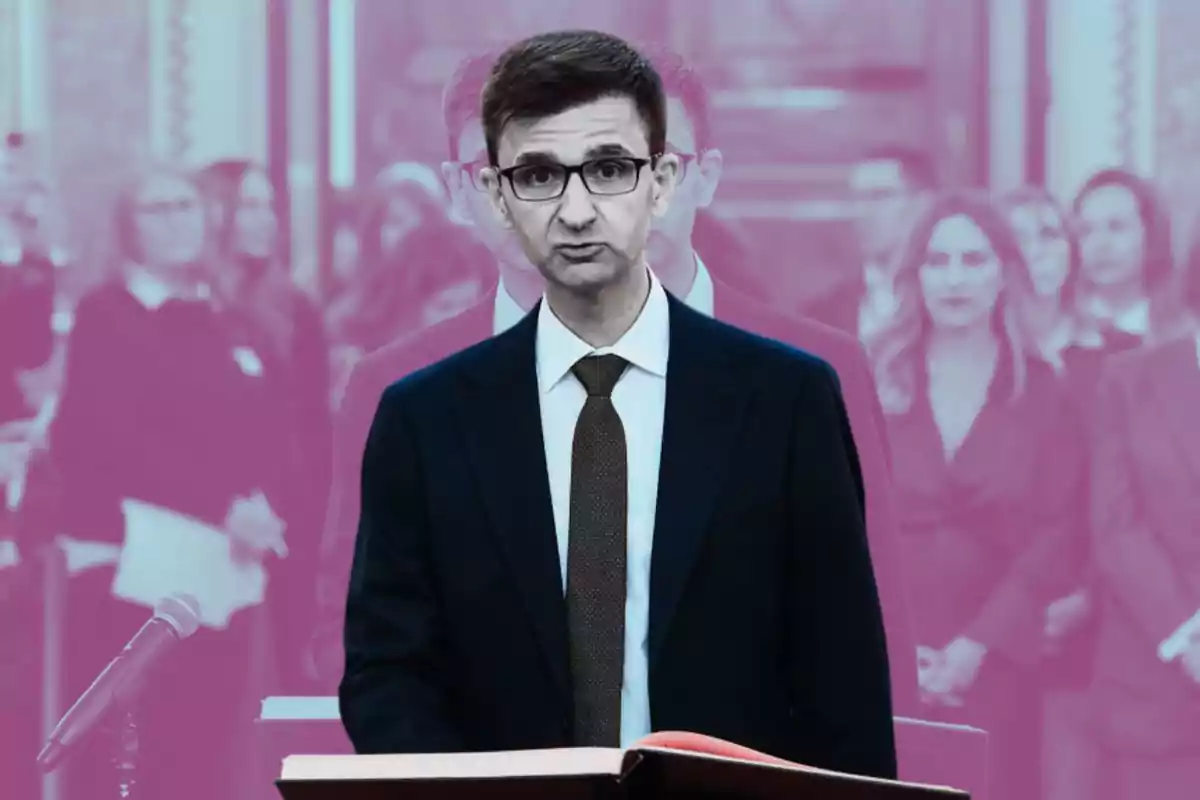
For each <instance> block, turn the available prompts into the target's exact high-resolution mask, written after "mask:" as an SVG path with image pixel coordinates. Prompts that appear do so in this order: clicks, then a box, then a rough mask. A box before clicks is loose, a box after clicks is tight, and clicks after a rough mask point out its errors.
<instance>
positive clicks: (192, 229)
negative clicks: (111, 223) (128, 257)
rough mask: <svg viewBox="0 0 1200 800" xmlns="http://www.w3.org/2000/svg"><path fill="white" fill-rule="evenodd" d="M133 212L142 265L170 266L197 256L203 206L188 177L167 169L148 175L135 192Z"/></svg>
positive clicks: (201, 240)
mask: <svg viewBox="0 0 1200 800" xmlns="http://www.w3.org/2000/svg"><path fill="white" fill-rule="evenodd" d="M132 213H133V227H134V231H135V235H136V236H137V240H138V246H139V248H140V249H141V257H142V263H143V264H144V265H146V266H148V267H162V268H171V267H180V266H187V265H192V264H195V263H196V262H197V261H198V260H199V259H200V255H201V253H202V252H203V249H204V243H205V242H204V238H205V226H204V207H203V204H202V203H201V200H200V193H199V192H198V191H197V189H196V187H195V185H194V184H192V183H191V182H190V181H188V180H185V179H184V178H183V177H181V176H178V175H170V174H166V173H163V174H158V175H154V176H151V177H149V178H147V179H146V180H145V181H143V182H142V184H141V186H140V187H139V188H138V190H137V191H136V193H135V194H134V197H133V208H132Z"/></svg>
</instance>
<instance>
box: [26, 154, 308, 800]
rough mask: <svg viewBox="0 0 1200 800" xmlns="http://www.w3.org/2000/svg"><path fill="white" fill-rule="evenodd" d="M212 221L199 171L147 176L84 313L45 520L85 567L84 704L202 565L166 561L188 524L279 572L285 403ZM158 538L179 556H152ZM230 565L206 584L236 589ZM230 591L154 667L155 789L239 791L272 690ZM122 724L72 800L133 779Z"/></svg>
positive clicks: (144, 724)
mask: <svg viewBox="0 0 1200 800" xmlns="http://www.w3.org/2000/svg"><path fill="white" fill-rule="evenodd" d="M207 230H208V229H207V227H206V218H205V211H204V204H203V202H202V199H201V196H200V192H199V189H198V187H197V185H196V183H195V181H194V179H193V177H192V176H191V175H189V174H186V173H183V172H181V171H179V170H176V169H173V168H171V167H161V166H159V167H155V168H153V169H150V170H147V171H146V172H145V173H144V174H142V175H140V176H138V178H137V179H136V180H134V181H132V182H131V184H130V186H129V187H128V189H127V191H125V192H123V193H122V194H121V196H120V197H119V198H118V201H117V207H116V237H115V238H116V243H117V255H118V262H117V269H116V270H114V274H113V276H112V278H111V279H110V280H108V281H106V282H105V283H104V284H103V285H101V286H98V287H97V288H95V289H94V290H92V291H91V292H90V293H89V294H87V295H86V296H84V297H83V298H82V299H81V301H80V302H79V304H78V307H77V308H76V310H75V322H74V326H73V328H72V330H71V333H70V336H69V339H68V341H67V345H66V364H65V378H64V382H63V386H62V394H61V397H60V400H59V405H58V413H57V416H56V417H55V419H54V421H53V423H52V424H51V427H50V430H49V435H48V447H49V458H50V461H51V462H52V466H53V469H52V471H51V472H50V473H47V475H48V476H49V475H50V474H51V473H52V476H53V479H54V482H55V491H54V492H52V493H51V494H53V495H54V496H55V497H56V499H57V503H56V513H55V517H56V518H55V519H53V520H46V521H44V527H45V529H46V530H53V531H57V532H61V534H62V536H61V537H60V541H59V544H60V546H61V547H62V548H63V549H64V551H65V553H66V563H67V569H68V571H69V574H70V577H69V579H68V586H67V599H66V615H65V620H64V628H65V630H64V640H65V642H66V645H65V646H66V652H65V655H64V659H63V661H64V664H65V666H66V675H65V687H64V688H65V693H66V696H67V697H69V698H71V699H72V700H73V699H74V698H75V697H78V696H79V695H80V694H81V693H82V692H83V691H84V690H85V689H86V688H87V687H88V685H89V684H90V683H91V682H92V681H93V680H94V679H95V678H96V676H97V675H98V674H99V672H100V670H101V669H102V668H103V667H104V666H105V664H107V663H108V661H109V660H110V659H111V658H113V656H114V655H115V654H117V653H118V652H119V651H120V649H121V647H122V646H123V645H124V644H125V643H126V642H127V641H128V640H129V639H130V637H132V636H133V634H134V633H136V632H137V630H138V628H139V627H140V626H141V625H142V624H143V623H144V622H145V621H146V619H147V618H148V617H149V616H150V609H149V608H148V607H147V605H148V604H150V603H152V602H154V600H155V599H156V598H155V597H151V596H150V595H151V593H154V592H156V591H157V590H155V589H154V588H153V587H154V584H155V583H156V581H157V580H158V578H159V577H161V571H162V570H168V571H169V570H170V569H179V570H184V569H190V568H192V567H188V566H187V565H186V564H183V563H181V562H178V561H176V563H175V565H174V567H173V568H170V567H168V565H167V564H166V563H164V561H172V560H175V555H173V554H175V553H178V552H179V551H178V550H172V549H171V548H172V547H177V546H178V542H180V541H185V540H186V541H195V540H194V539H191V538H189V534H188V531H191V530H194V527H193V523H192V522H185V521H184V520H185V519H186V520H192V521H194V522H196V523H200V524H203V525H206V526H208V528H210V529H211V530H214V531H219V532H222V533H223V535H224V536H225V537H227V540H228V545H227V547H228V552H232V553H233V554H234V555H235V557H236V559H237V560H238V562H239V563H240V564H242V565H243V567H242V568H239V570H238V571H237V572H238V574H251V575H252V574H260V573H258V570H260V569H261V570H263V571H264V573H263V574H266V575H267V576H268V577H269V575H270V573H271V571H272V566H273V560H272V557H271V556H270V555H269V553H270V552H271V551H274V552H275V553H281V552H282V551H283V549H284V541H285V539H284V536H285V531H284V527H283V525H282V523H281V522H280V520H279V519H278V516H277V510H278V509H280V508H282V507H283V506H282V500H281V494H280V491H279V488H280V484H279V482H278V481H277V480H276V479H275V473H276V470H277V465H278V462H279V460H280V453H281V450H282V447H281V444H280V442H281V438H280V436H279V428H278V426H277V425H276V424H275V421H276V418H277V410H276V409H277V407H278V403H279V400H278V398H277V397H276V396H274V395H273V394H272V387H271V386H269V385H268V384H265V383H264V382H262V381H261V380H259V375H258V374H257V370H256V369H255V368H254V364H253V363H252V362H251V361H250V360H249V359H247V358H245V357H244V356H245V353H244V349H243V347H242V346H241V344H240V342H239V341H238V339H237V338H236V336H234V335H233V333H232V331H231V329H230V327H229V325H228V324H227V321H226V319H225V318H224V316H223V315H222V313H221V311H220V310H219V308H218V306H217V304H216V303H215V301H214V296H213V292H212V291H211V285H210V272H209V266H208V264H207V263H206V260H205V237H206V234H207ZM31 480H32V478H31ZM31 488H32V487H31ZM146 506H149V507H151V508H153V509H159V510H161V511H162V516H163V517H164V518H165V519H166V520H172V522H166V521H164V522H161V523H158V524H154V525H151V526H149V527H145V526H143V527H141V528H138V529H137V531H140V533H141V534H144V538H141V537H140V536H139V537H136V538H137V540H136V541H131V540H130V538H129V537H130V535H131V531H133V528H131V527H130V526H131V525H133V523H132V522H131V520H136V519H143V518H144V515H145V513H147V512H145V511H138V509H139V508H140V509H144V508H145V507H146ZM172 515H174V516H172ZM152 516H159V512H158V511H154V512H152ZM180 526H182V529H181V528H180ZM137 531H134V532H137ZM173 537H178V538H173ZM205 541H208V542H210V544H211V543H213V542H215V541H218V540H213V539H211V538H206V539H205ZM168 542H171V543H173V544H168ZM147 548H149V549H147ZM155 548H159V549H162V550H164V551H165V552H160V553H158V555H149V554H150V553H155V552H157V551H156V549H155ZM146 559H149V560H150V561H152V562H154V564H153V566H149V567H148V566H147V561H146ZM139 563H140V566H136V565H137V564H139ZM188 563H189V564H190V563H192V562H190V561H189V562H188ZM242 569H244V570H247V571H248V572H247V573H243V572H242ZM170 574H178V573H174V572H170ZM233 574H234V573H233V572H230V573H228V574H227V573H225V572H219V573H208V572H206V573H205V574H204V575H201V576H199V578H198V579H197V580H203V581H209V585H210V586H213V587H217V586H221V587H224V589H223V591H224V590H231V587H232V586H233V583H230V582H228V581H229V580H232V579H231V577H230V576H231V575H233ZM118 578H119V579H120V580H117V579H118ZM120 587H124V588H120ZM138 587H141V588H138ZM216 597H217V595H216V594H215V593H210V595H206V596H205V597H204V598H203V599H202V602H201V605H202V608H201V618H202V620H204V621H205V624H204V625H203V626H202V627H201V628H200V630H199V631H197V632H196V633H195V634H194V635H192V636H191V637H190V638H187V639H186V640H184V641H182V642H180V643H179V644H178V645H177V646H175V647H174V648H173V649H172V651H171V652H169V653H166V654H165V656H164V657H163V658H162V659H160V660H159V661H158V662H157V663H156V664H155V668H154V670H153V672H152V673H149V674H147V675H146V676H144V677H143V678H142V681H143V683H142V684H141V685H140V687H139V689H140V692H139V694H138V696H137V698H136V700H135V701H134V702H133V703H132V705H131V707H130V710H131V712H132V713H133V717H134V723H135V726H136V734H137V737H136V738H137V753H136V756H135V768H136V780H137V784H138V786H137V790H138V791H140V792H144V793H145V794H146V795H147V796H173V797H180V798H192V797H195V798H202V797H203V798H211V797H224V796H228V794H229V793H230V785H229V781H230V780H231V779H232V777H233V775H234V774H235V773H236V769H235V768H234V766H232V765H236V764H237V763H238V761H237V757H238V755H239V754H240V753H242V752H244V750H245V743H246V741H247V739H246V736H247V735H248V734H249V732H250V726H251V725H252V721H253V717H254V709H255V701H256V699H257V698H255V697H253V696H252V694H251V683H250V681H249V680H248V676H249V675H250V673H251V665H252V655H253V627H252V626H251V625H250V624H249V623H250V615H249V614H248V613H247V612H246V611H244V610H242V611H237V612H235V613H233V614H232V615H231V616H229V617H227V618H224V617H223V616H222V615H221V614H220V613H217V611H216V610H215V609H214V608H213V607H212V606H211V605H209V603H210V601H212V600H213V599H214V598H216ZM232 597H233V595H229V597H227V598H226V600H230V598H232ZM246 599H247V601H249V602H252V598H250V597H249V596H247V598H246ZM220 602H221V603H224V602H225V601H224V600H222V601H220ZM113 721H114V722H115V725H116V727H114V728H112V729H110V730H98V731H96V732H95V733H94V735H93V736H92V737H91V738H90V739H88V740H87V741H86V742H84V743H83V744H82V746H81V747H80V748H78V751H77V752H76V753H75V754H74V755H73V758H72V761H71V763H70V764H69V766H68V773H67V787H68V791H67V795H66V796H67V797H68V798H80V799H81V800H86V799H87V798H93V797H97V796H100V795H103V794H105V793H107V792H112V793H113V794H114V795H115V794H116V792H117V791H118V788H119V787H118V783H119V779H118V776H117V774H116V772H114V768H113V764H114V757H115V756H118V755H120V753H119V751H118V749H117V748H118V745H120V744H121V742H122V740H123V739H125V738H128V734H129V733H130V732H131V729H130V728H129V727H128V726H127V725H126V723H125V722H124V718H123V717H122V716H121V715H120V714H116V715H115V716H114V717H113ZM118 760H119V759H118Z"/></svg>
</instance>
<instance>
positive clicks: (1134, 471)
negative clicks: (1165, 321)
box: [1091, 249, 1200, 800]
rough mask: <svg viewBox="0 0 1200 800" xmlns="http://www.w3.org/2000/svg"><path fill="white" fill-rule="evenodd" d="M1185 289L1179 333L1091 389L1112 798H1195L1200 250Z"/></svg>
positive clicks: (1102, 685) (1199, 770) (1101, 677)
mask: <svg viewBox="0 0 1200 800" xmlns="http://www.w3.org/2000/svg"><path fill="white" fill-rule="evenodd" d="M1184 283H1185V286H1184V292H1183V293H1182V294H1183V297H1184V302H1185V305H1186V306H1188V308H1187V314H1186V315H1184V316H1185V319H1186V324H1185V326H1184V327H1186V328H1187V329H1189V330H1190V332H1191V335H1188V336H1181V337H1179V338H1177V339H1174V340H1170V341H1167V342H1164V343H1161V344H1157V345H1155V346H1152V347H1149V348H1145V349H1139V350H1133V351H1128V352H1124V353H1121V354H1119V355H1116V356H1114V357H1113V358H1112V360H1111V361H1110V362H1109V363H1108V365H1107V367H1106V369H1105V371H1104V374H1103V377H1102V379H1101V381H1100V384H1099V389H1098V392H1097V403H1096V418H1095V428H1094V432H1093V442H1094V446H1095V448H1096V450H1095V455H1094V464H1093V470H1092V492H1091V501H1092V524H1091V530H1092V536H1093V547H1092V552H1093V558H1094V559H1095V562H1096V573H1097V576H1098V577H1097V583H1098V595H1099V598H1100V602H1101V604H1102V605H1101V608H1102V614H1101V616H1100V622H1099V631H1098V637H1097V643H1096V666H1095V674H1094V682H1095V685H1094V691H1093V694H1092V697H1093V698H1094V699H1093V710H1094V715H1095V719H1096V720H1097V721H1098V723H1099V733H1100V737H1101V741H1102V742H1103V743H1104V744H1105V746H1106V749H1107V752H1108V753H1109V754H1110V758H1109V760H1108V763H1107V764H1106V766H1107V767H1108V768H1109V769H1111V770H1112V772H1113V775H1114V778H1115V780H1114V781H1113V784H1114V785H1115V788H1116V791H1115V792H1114V793H1113V796H1114V797H1117V798H1120V800H1129V799H1131V798H1141V797H1161V798H1168V799H1171V798H1180V799H1181V800H1182V798H1185V797H1187V798H1191V797H1195V796H1196V795H1197V792H1198V791H1200V556H1198V555H1197V553H1198V551H1197V547H1196V543H1197V535H1198V534H1200V528H1198V527H1197V524H1196V520H1200V427H1197V425H1196V409H1197V408H1198V407H1200V249H1193V251H1192V254H1191V257H1190V258H1189V263H1188V265H1187V270H1186V276H1185V281H1184Z"/></svg>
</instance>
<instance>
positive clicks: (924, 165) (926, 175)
mask: <svg viewBox="0 0 1200 800" xmlns="http://www.w3.org/2000/svg"><path fill="white" fill-rule="evenodd" d="M869 161H894V162H896V163H897V164H899V165H900V172H901V174H902V175H903V177H904V182H905V183H907V184H908V185H909V186H910V187H912V188H914V189H920V190H925V189H936V188H937V186H938V179H937V170H936V169H935V168H934V166H933V161H932V160H930V158H929V155H928V154H927V153H925V152H924V151H922V150H918V149H917V148H915V147H909V146H908V145H903V144H885V145H880V146H878V147H873V148H871V149H870V150H868V151H867V152H866V153H864V154H863V156H862V157H861V158H859V159H858V163H859V164H863V163H866V162H869Z"/></svg>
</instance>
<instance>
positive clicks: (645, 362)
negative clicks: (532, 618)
mask: <svg viewBox="0 0 1200 800" xmlns="http://www.w3.org/2000/svg"><path fill="white" fill-rule="evenodd" d="M684 302H685V303H686V304H687V305H688V306H689V307H691V308H693V309H695V310H696V311H699V312H700V313H702V314H706V315H708V316H712V313H713V302H714V299H713V282H712V277H711V276H710V275H709V273H708V269H707V268H706V267H705V266H704V262H702V261H701V260H700V257H699V256H696V277H695V280H693V282H692V287H691V289H690V290H689V291H688V294H687V297H686V298H684ZM525 314H526V312H525V311H524V310H522V309H521V307H520V305H518V304H517V302H516V301H515V300H514V299H513V298H512V295H510V294H509V293H508V291H507V290H506V289H505V288H504V282H503V281H501V282H500V286H499V288H498V289H497V291H496V304H495V310H494V313H493V329H494V331H495V333H502V332H504V331H506V330H508V329H509V328H511V327H512V326H513V325H516V324H517V323H518V322H520V321H521V319H522V318H523V317H524V316H525ZM669 340H670V308H669V307H668V305H667V293H666V290H664V289H663V287H662V284H661V283H659V281H658V279H657V278H656V277H654V273H653V271H652V272H651V283H650V296H649V297H648V298H647V300H646V305H645V306H644V307H643V308H642V312H641V314H640V315H639V316H638V318H637V320H636V321H635V322H634V323H633V325H632V326H631V327H630V329H629V330H628V331H626V333H625V335H624V336H622V337H621V339H620V340H619V341H618V342H617V343H616V344H614V345H613V346H612V347H606V348H602V349H595V348H593V347H592V346H591V345H589V344H588V343H587V342H584V341H583V340H582V339H580V338H579V337H578V336H576V335H575V334H574V333H572V332H571V331H570V330H568V329H567V327H566V326H565V325H563V324H562V322H561V321H560V320H559V319H558V317H556V316H555V315H554V312H552V311H551V310H550V306H549V304H547V303H546V302H545V301H544V300H543V302H542V304H541V306H540V307H539V309H538V329H537V377H538V389H539V395H540V397H541V417H542V439H543V442H544V444H545V448H546V470H547V473H548V475H549V481H550V500H551V504H552V506H553V509H554V527H555V532H556V535H557V538H558V563H559V568H560V572H561V575H562V582H563V592H564V593H565V592H566V586H567V541H568V532H569V530H570V523H571V520H570V495H571V449H572V444H573V440H574V436H575V424H576V423H577V422H578V421H579V414H580V412H582V411H583V404H584V401H585V400H587V392H586V391H585V390H584V388H583V386H582V384H580V383H579V381H578V380H577V379H576V378H575V376H574V375H572V374H571V367H572V366H574V364H575V362H577V361H578V360H579V359H581V358H583V357H584V356H589V355H603V354H605V353H615V354H616V355H619V356H621V357H622V358H624V359H625V360H626V361H628V362H629V364H630V367H629V369H628V370H626V372H625V374H624V375H623V376H622V377H621V379H620V380H619V381H618V382H617V385H616V387H615V388H614V389H613V396H612V401H613V406H615V407H616V410H617V414H618V415H619V416H620V417H621V422H622V424H623V425H624V427H625V444H626V450H627V463H628V465H629V470H628V472H629V474H628V480H629V495H628V497H629V500H628V511H627V520H626V532H627V542H626V547H627V549H626V556H625V563H626V589H625V666H624V679H623V683H622V689H621V746H622V747H628V746H629V745H631V744H633V743H634V742H636V741H637V740H638V739H640V738H642V737H643V736H645V735H647V734H649V733H650V731H651V727H650V686H649V676H648V667H647V656H646V647H647V637H648V635H649V630H650V556H651V552H652V550H653V544H654V517H655V513H656V509H657V503H658V465H659V461H660V458H661V455H662V428H663V414H664V411H665V407H666V396H667V381H666V377H667V350H668V344H669Z"/></svg>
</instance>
